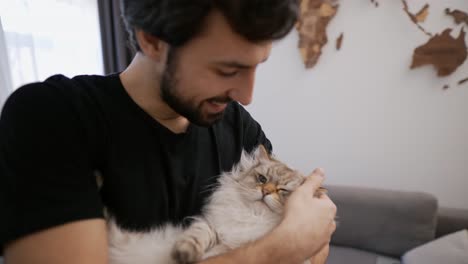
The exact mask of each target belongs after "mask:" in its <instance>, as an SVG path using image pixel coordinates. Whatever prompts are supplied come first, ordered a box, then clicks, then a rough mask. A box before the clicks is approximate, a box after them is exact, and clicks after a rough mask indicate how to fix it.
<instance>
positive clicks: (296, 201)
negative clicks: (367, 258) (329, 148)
mask: <svg viewBox="0 0 468 264" xmlns="http://www.w3.org/2000/svg"><path fill="white" fill-rule="evenodd" d="M323 180H324V173H323V170H322V169H316V170H314V171H313V172H312V174H311V175H310V176H308V177H307V180H306V181H305V182H304V184H303V185H301V186H300V187H299V188H298V189H297V190H296V191H294V192H293V193H292V194H291V196H290V197H289V199H288V201H287V202H286V210H285V216H284V219H283V221H282V223H281V224H280V227H279V228H281V229H282V231H284V233H283V234H284V235H285V236H286V237H288V242H290V243H294V246H295V247H296V248H298V249H299V251H300V252H301V253H302V254H304V259H309V258H311V257H312V256H315V255H320V256H322V255H328V246H327V245H328V244H329V243H330V239H331V235H332V234H333V232H334V231H335V229H336V223H335V215H336V206H335V204H334V203H333V202H332V201H331V200H330V198H329V197H328V196H327V195H326V194H322V195H320V196H315V193H316V192H317V190H318V189H319V188H320V186H321V185H322V182H323ZM323 248H325V249H324V250H323V253H321V254H319V252H321V250H322V249H323ZM317 258H318V257H317ZM317 263H320V262H317Z"/></svg>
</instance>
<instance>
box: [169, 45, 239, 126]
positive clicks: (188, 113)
mask: <svg viewBox="0 0 468 264" xmlns="http://www.w3.org/2000/svg"><path fill="white" fill-rule="evenodd" d="M176 54H177V52H176V49H174V48H170V49H169V52H168V55H167V63H166V69H165V70H164V73H163V74H162V78H161V83H160V87H161V98H162V100H163V101H164V102H165V103H166V104H167V105H169V107H171V108H172V110H174V111H175V112H176V113H178V114H179V115H181V116H183V117H185V118H187V120H189V121H190V123H193V124H195V125H197V126H204V127H208V126H211V125H213V124H215V123H216V122H218V121H219V120H221V119H222V118H223V115H224V111H222V112H220V113H214V114H213V113H206V114H205V113H203V111H202V105H203V103H205V102H210V101H216V102H225V103H229V102H231V101H232V100H231V99H230V98H226V97H222V98H221V97H214V98H210V99H207V100H204V101H202V102H200V103H196V102H192V101H190V100H189V99H186V98H183V96H182V95H181V94H179V93H177V90H178V89H177V79H176V78H175V72H176V70H177V56H176Z"/></svg>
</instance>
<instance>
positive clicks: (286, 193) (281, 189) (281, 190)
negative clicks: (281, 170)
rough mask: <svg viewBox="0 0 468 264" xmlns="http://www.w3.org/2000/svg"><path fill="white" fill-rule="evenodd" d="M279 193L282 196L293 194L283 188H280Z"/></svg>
mask: <svg viewBox="0 0 468 264" xmlns="http://www.w3.org/2000/svg"><path fill="white" fill-rule="evenodd" d="M278 193H279V194H281V195H289V194H290V193H291V191H289V190H286V189H283V188H280V189H279V190H278Z"/></svg>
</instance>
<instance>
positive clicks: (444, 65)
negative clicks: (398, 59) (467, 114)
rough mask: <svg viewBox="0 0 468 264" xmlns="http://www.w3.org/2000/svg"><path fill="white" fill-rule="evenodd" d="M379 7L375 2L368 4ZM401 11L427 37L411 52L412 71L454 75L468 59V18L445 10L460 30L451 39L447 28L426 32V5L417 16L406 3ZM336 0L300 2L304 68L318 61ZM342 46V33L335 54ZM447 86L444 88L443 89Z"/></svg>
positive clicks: (300, 33) (299, 28) (300, 36)
mask: <svg viewBox="0 0 468 264" xmlns="http://www.w3.org/2000/svg"><path fill="white" fill-rule="evenodd" d="M370 2H371V3H372V4H373V5H374V6H375V7H379V3H378V1H377V0H370ZM401 2H402V4H403V8H402V9H403V11H404V12H405V13H406V14H407V15H408V17H409V18H410V21H411V22H412V23H413V24H414V25H415V26H417V27H418V29H419V30H420V31H421V32H423V33H424V34H425V35H427V36H428V40H427V42H426V43H424V44H421V45H420V46H418V47H416V48H415V49H414V51H413V59H412V63H411V65H410V68H411V69H414V68H417V67H420V66H423V65H432V66H433V67H434V68H435V69H436V71H437V75H438V76H440V77H443V76H448V75H450V74H452V73H453V72H455V71H456V70H457V68H458V67H460V66H461V65H462V64H463V63H464V62H465V61H466V60H467V57H468V54H467V53H468V48H467V44H466V33H465V30H464V28H463V27H465V26H466V27H468V14H467V13H466V12H465V11H462V10H457V9H456V10H451V9H450V8H446V9H445V10H444V12H445V14H446V15H448V16H451V17H452V18H453V20H454V22H455V23H456V24H457V25H459V24H463V27H462V28H461V30H460V33H458V36H457V37H452V35H451V32H452V31H453V28H446V29H445V30H443V31H442V32H440V33H437V34H433V33H431V32H429V31H428V30H426V29H425V28H424V27H423V26H422V25H421V24H422V23H424V22H425V21H426V18H427V17H428V16H429V14H430V6H429V4H425V5H424V6H422V7H421V8H420V10H419V11H418V12H416V13H414V14H413V13H411V12H410V11H409V8H408V3H407V0H401ZM338 8H339V1H338V0H302V1H301V5H300V18H299V21H298V23H297V24H296V29H297V31H298V32H299V50H300V53H301V56H302V59H303V62H304V65H305V67H306V68H313V67H314V66H315V65H316V64H317V62H318V61H319V59H320V56H321V54H322V48H323V47H324V46H325V45H326V44H327V42H328V37H327V32H326V29H327V26H328V24H329V23H330V21H331V20H332V19H333V18H334V17H335V15H336V14H337V12H338ZM342 42H343V33H341V34H340V36H339V37H338V38H337V39H336V50H340V48H341V46H342V44H343V43H342ZM466 82H468V76H467V78H464V79H462V80H460V81H458V85H461V84H463V83H466ZM446 88H448V85H445V86H444V89H446Z"/></svg>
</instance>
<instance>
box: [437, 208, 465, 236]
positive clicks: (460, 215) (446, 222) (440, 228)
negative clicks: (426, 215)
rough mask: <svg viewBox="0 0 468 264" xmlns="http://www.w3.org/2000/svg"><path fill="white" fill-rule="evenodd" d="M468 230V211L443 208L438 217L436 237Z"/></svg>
mask: <svg viewBox="0 0 468 264" xmlns="http://www.w3.org/2000/svg"><path fill="white" fill-rule="evenodd" d="M462 229H468V209H455V208H447V207H441V208H440V209H439V214H438V216H437V228H436V237H441V236H444V235H448V234H451V233H454V232H457V231H459V230H462Z"/></svg>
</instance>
